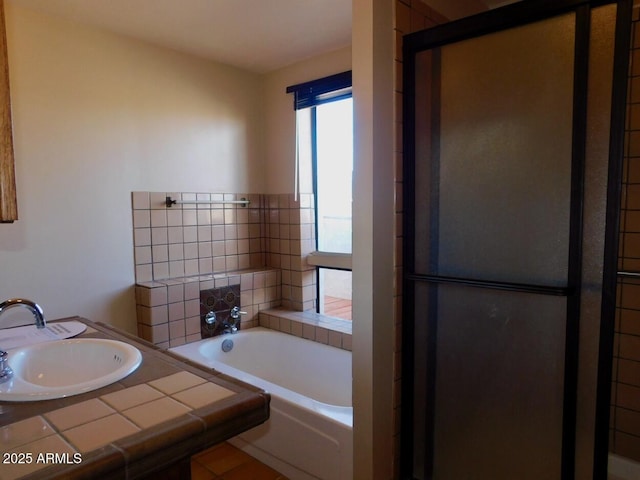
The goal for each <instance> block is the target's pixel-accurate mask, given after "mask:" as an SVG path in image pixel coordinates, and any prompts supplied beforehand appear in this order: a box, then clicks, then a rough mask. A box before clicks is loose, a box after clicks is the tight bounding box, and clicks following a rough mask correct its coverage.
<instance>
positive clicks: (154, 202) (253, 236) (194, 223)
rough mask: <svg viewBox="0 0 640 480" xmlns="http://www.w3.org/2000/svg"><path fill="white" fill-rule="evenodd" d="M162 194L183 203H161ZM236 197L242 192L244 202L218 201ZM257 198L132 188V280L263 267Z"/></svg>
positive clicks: (261, 220)
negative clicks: (226, 202)
mask: <svg viewBox="0 0 640 480" xmlns="http://www.w3.org/2000/svg"><path fill="white" fill-rule="evenodd" d="M167 196H170V197H171V198H172V199H175V200H177V201H178V202H183V203H178V204H176V205H172V206H171V207H167V204H166V198H167ZM240 198H246V199H247V200H248V201H249V202H250V203H249V205H248V206H246V207H244V206H240V205H238V204H225V203H222V202H224V201H235V200H239V199H240ZM263 198H264V195H248V194H247V195H238V194H233V193H219V194H209V193H164V192H162V193H156V192H133V195H132V204H133V233H134V235H133V239H134V262H135V269H136V272H135V273H136V282H137V283H140V282H150V281H153V280H163V279H168V278H179V277H185V276H194V275H207V274H212V273H221V272H228V271H235V270H243V269H249V268H261V267H264V266H265V251H266V248H265V235H264V230H265V222H264V209H263V208H262V202H263ZM189 201H194V202H196V201H197V202H213V203H210V204H207V203H187V202H189Z"/></svg>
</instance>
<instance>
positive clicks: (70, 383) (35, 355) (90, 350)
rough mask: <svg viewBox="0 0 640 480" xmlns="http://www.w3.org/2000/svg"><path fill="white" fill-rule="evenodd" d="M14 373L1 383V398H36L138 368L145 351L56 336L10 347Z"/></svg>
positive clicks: (75, 390) (106, 381)
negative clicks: (44, 340)
mask: <svg viewBox="0 0 640 480" xmlns="http://www.w3.org/2000/svg"><path fill="white" fill-rule="evenodd" d="M8 353H9V359H8V363H9V366H10V367H11V369H12V370H13V377H12V378H11V379H9V380H8V381H6V382H4V383H0V401H22V402H24V401H36V400H47V399H51V398H61V397H68V396H71V395H78V394H80V393H85V392H89V391H91V390H96V389H98V388H101V387H105V386H107V385H110V384H112V383H114V382H117V381H118V380H121V379H123V378H124V377H126V376H127V375H129V374H130V373H132V372H133V371H135V370H136V368H138V367H139V366H140V363H141V362H142V354H141V353H140V351H139V350H138V349H137V348H135V347H134V346H132V345H129V344H127V343H124V342H120V341H117V340H105V339H101V338H76V339H68V340H56V341H51V342H45V343H38V344H33V345H29V346H25V347H20V348H15V349H12V350H9V351H8Z"/></svg>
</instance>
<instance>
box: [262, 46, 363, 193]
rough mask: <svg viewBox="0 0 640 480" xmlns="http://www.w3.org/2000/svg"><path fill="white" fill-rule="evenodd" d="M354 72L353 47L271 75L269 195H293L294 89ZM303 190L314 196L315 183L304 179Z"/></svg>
mask: <svg viewBox="0 0 640 480" xmlns="http://www.w3.org/2000/svg"><path fill="white" fill-rule="evenodd" d="M347 70H351V47H346V48H342V49H340V50H336V51H334V52H330V53H327V54H324V55H318V56H317V57H313V58H311V59H309V60H307V61H303V62H299V63H296V64H294V65H291V66H288V67H285V68H282V69H280V70H277V71H275V72H271V73H269V74H267V75H266V76H265V82H264V84H265V102H266V104H265V118H267V119H269V120H268V122H266V123H265V133H266V136H265V144H266V156H265V158H266V165H268V168H266V171H265V175H266V186H267V190H266V192H265V193H293V189H294V178H293V177H294V168H293V165H294V159H295V139H296V137H295V131H296V123H295V118H296V117H295V112H294V110H293V95H292V94H287V93H286V89H287V87H288V86H290V85H296V84H298V83H303V82H308V81H310V80H316V79H318V78H322V77H326V76H328V75H333V74H335V73H340V72H345V71H347ZM300 187H301V188H300V190H301V191H302V192H303V193H312V190H311V181H310V178H309V177H308V176H307V178H305V179H301V182H300Z"/></svg>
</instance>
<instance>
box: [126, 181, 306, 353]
mask: <svg viewBox="0 0 640 480" xmlns="http://www.w3.org/2000/svg"><path fill="white" fill-rule="evenodd" d="M167 197H171V199H172V200H177V202H176V203H175V204H172V205H170V206H168V205H167ZM241 199H246V200H248V201H249V203H248V205H247V206H244V205H242V204H237V203H225V202H229V201H231V202H233V201H238V200H241ZM190 202H193V203H190ZM313 204H314V202H313V195H311V194H301V195H299V197H298V198H294V196H293V195H292V194H273V195H262V194H239V193H180V192H133V193H132V218H133V239H134V264H135V276H136V303H137V317H138V335H139V336H140V337H142V338H144V339H146V340H149V341H151V342H153V343H155V344H157V345H161V346H172V347H173V346H176V345H180V344H182V343H185V342H189V341H194V340H198V339H200V332H201V325H200V323H199V319H200V312H199V298H200V292H201V291H203V290H208V289H211V288H221V287H229V286H230V285H236V284H238V285H239V286H240V304H241V305H240V308H241V310H243V311H246V312H247V315H244V316H243V317H242V320H241V327H245V328H246V327H251V326H257V325H258V313H259V312H260V310H263V309H268V308H274V307H278V306H282V307H284V308H286V309H289V310H295V311H305V310H315V306H316V280H315V267H313V266H309V265H307V262H306V256H307V255H309V254H310V253H311V252H312V251H313V250H314V248H315V228H314V209H313ZM196 303H198V305H196ZM196 307H197V308H196Z"/></svg>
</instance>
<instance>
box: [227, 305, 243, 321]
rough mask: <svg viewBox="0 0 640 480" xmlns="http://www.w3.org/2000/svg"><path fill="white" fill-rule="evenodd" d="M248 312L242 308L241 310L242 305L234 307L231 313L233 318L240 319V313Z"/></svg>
mask: <svg viewBox="0 0 640 480" xmlns="http://www.w3.org/2000/svg"><path fill="white" fill-rule="evenodd" d="M246 314H247V312H243V311H242V310H240V307H233V308H232V309H231V313H230V314H229V315H231V318H233V319H234V320H238V318H240V315H246Z"/></svg>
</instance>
